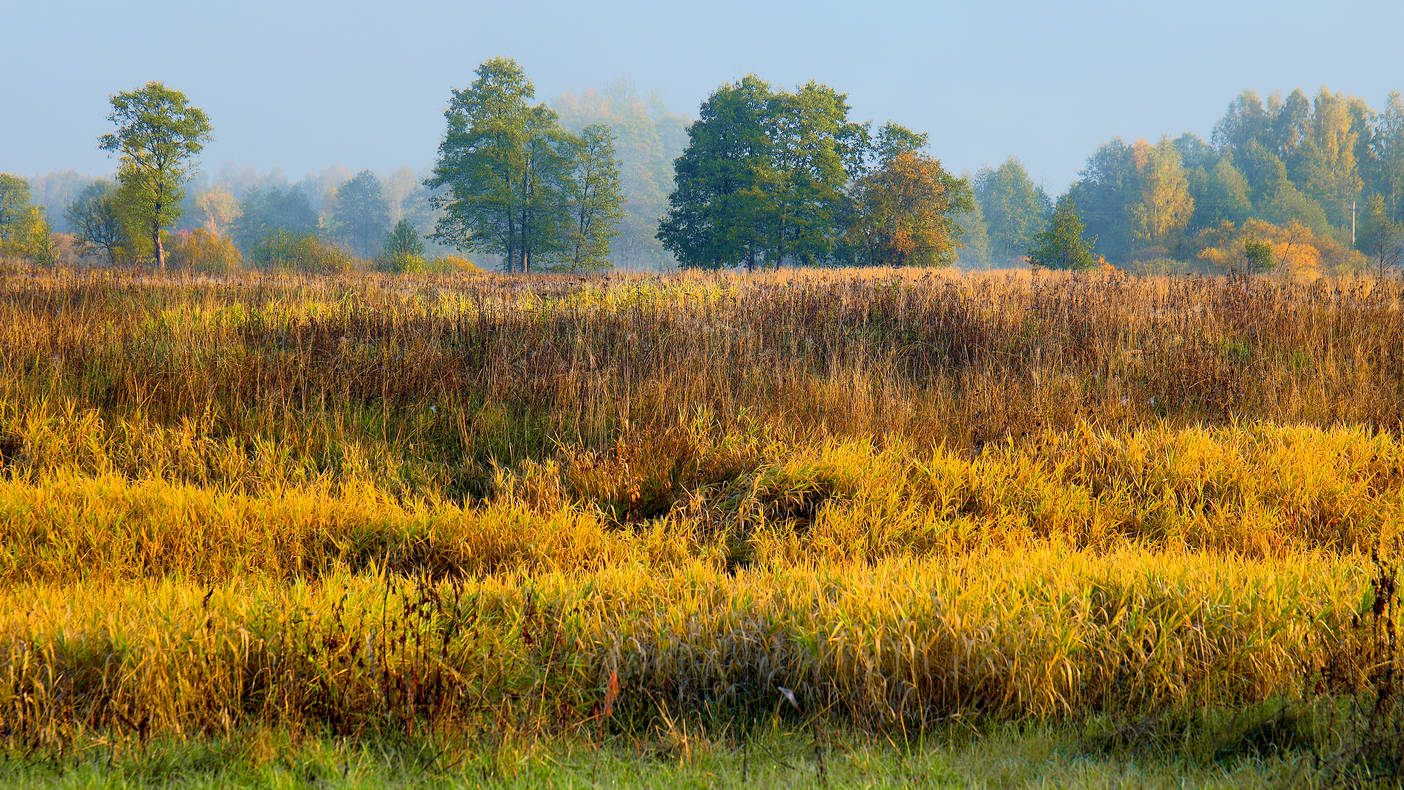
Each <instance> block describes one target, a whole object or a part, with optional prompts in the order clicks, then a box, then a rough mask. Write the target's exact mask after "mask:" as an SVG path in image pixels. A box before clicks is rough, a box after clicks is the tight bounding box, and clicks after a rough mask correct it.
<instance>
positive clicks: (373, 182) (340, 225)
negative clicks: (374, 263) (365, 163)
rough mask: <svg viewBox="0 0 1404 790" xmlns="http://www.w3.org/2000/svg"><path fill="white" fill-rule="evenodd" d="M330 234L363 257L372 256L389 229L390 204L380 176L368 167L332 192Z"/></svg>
mask: <svg viewBox="0 0 1404 790" xmlns="http://www.w3.org/2000/svg"><path fill="white" fill-rule="evenodd" d="M331 230H332V235H333V238H335V239H336V240H337V241H339V242H341V243H343V244H345V245H346V246H348V247H350V248H351V251H352V252H355V253H356V254H357V255H359V256H361V257H362V258H371V257H374V256H375V254H376V253H377V252H379V249H378V248H379V245H380V242H381V241H382V240H383V239H384V238H385V234H386V233H388V232H389V231H390V205H389V204H388V203H386V201H385V190H384V189H383V188H382V187H381V184H380V179H379V178H376V175H375V173H372V172H371V171H369V170H362V171H361V172H359V173H357V174H356V177H355V178H352V179H351V180H349V181H347V182H346V183H344V184H342V185H341V186H340V187H338V188H337V190H336V192H335V193H334V194H333V195H332V210H331Z"/></svg>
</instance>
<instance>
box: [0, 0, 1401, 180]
mask: <svg viewBox="0 0 1404 790" xmlns="http://www.w3.org/2000/svg"><path fill="white" fill-rule="evenodd" d="M1401 31H1404V2H1401V0H1378V1H1377V2H1352V1H1350V0H1335V2H1330V3H1326V2H1319V1H1318V2H1307V1H1305V0H1274V1H1272V2H1242V1H1241V0H1207V1H1206V0H1178V1H1171V0H1160V1H1159V2H1154V3H1142V2H1134V0H1120V2H1054V1H1052V0H1017V1H1016V0H1009V1H1008V2H998V1H997V0H984V1H983V2H981V1H980V0H966V1H965V2H950V3H938V2H908V3H899V2H881V1H879V0H864V1H863V2H843V3H839V2H822V1H816V0H810V1H809V2H765V0H747V1H745V2H732V1H731V0H723V1H719V2H708V3H701V2H687V3H683V2H666V1H664V0H658V1H657V2H629V1H626V0H577V1H576V2H536V1H533V0H516V2H512V1H511V0H504V1H503V2H429V1H428V0H395V2H370V1H368V0H341V1H340V2H324V1H322V0H318V1H316V2H300V1H299V0H281V1H268V0H224V1H222V2H221V1H218V0H216V2H199V1H198V0H181V1H180V2H177V1H176V0H125V2H112V0H104V1H103V2H92V1H91V0H89V1H85V2H80V1H79V0H0V41H3V45H0V59H2V60H3V63H4V66H5V73H6V75H7V76H6V78H5V79H4V80H0V171H11V172H18V173H21V174H26V175H33V174H38V173H41V172H44V171H48V170H55V169H67V168H73V169H77V170H79V171H84V172H92V173H99V172H106V171H108V170H110V169H111V163H110V161H109V160H108V159H107V158H106V156H105V155H104V154H103V153H101V152H99V151H98V150H97V147H96V138H97V136H98V135H99V134H101V133H103V132H104V131H106V127H107V123H106V121H105V117H106V115H107V105H106V100H107V96H108V95H109V94H111V93H113V92H116V91H118V90H126V89H130V88H134V87H137V86H140V85H141V84H143V83H144V82H146V81H148V80H161V81H164V82H166V83H167V84H168V85H170V86H172V87H176V88H179V89H181V90H183V91H185V92H186V94H188V95H189V96H190V98H191V99H192V100H193V101H194V102H195V103H196V104H197V105H199V106H201V107H203V108H204V109H205V110H206V111H207V112H208V113H209V114H210V116H211V120H212V121H213V124H214V129H215V141H214V142H213V143H212V144H211V145H210V146H209V147H208V148H207V149H206V155H205V159H204V161H205V163H206V169H207V170H211V171H212V170H215V169H217V168H218V167H219V166H220V165H222V164H223V163H225V162H235V163H240V164H251V165H256V166H258V167H260V168H271V167H275V166H276V167H280V168H282V169H283V170H284V171H285V172H286V173H287V174H288V175H289V176H291V177H294V178H296V177H299V176H301V175H302V174H304V173H306V172H308V171H312V170H318V169H321V168H323V167H326V166H328V165H332V164H344V165H347V166H349V167H351V168H353V169H359V168H362V167H370V168H375V169H383V170H388V169H392V168H394V167H398V166H400V165H406V164H408V165H412V166H414V167H417V168H418V167H423V166H426V165H428V164H429V163H430V162H431V161H432V159H433V156H434V150H435V147H436V146H437V144H438V140H439V135H440V133H441V131H442V117H441V113H442V110H443V107H444V104H445V102H446V100H447V97H448V94H449V89H450V88H456V87H463V86H466V85H467V84H468V83H469V82H470V81H471V80H472V72H473V69H474V67H476V66H477V65H478V63H480V62H481V61H482V60H484V59H486V58H488V57H491V56H494V55H506V56H510V57H513V58H516V59H517V60H519V61H520V62H521V63H522V65H523V66H524V67H525V68H526V71H527V75H528V76H529V77H531V79H532V80H533V81H535V83H536V86H537V89H538V96H539V97H541V98H543V99H549V98H550V97H551V96H553V95H555V94H557V93H560V92H562V91H565V90H570V89H577V90H578V89H582V88H587V87H593V86H598V85H600V84H602V83H604V82H606V81H610V80H614V79H617V78H619V77H629V78H631V79H632V80H633V81H634V82H635V83H636V84H637V85H638V86H639V87H640V89H642V90H648V89H650V88H657V89H658V90H659V91H660V92H661V94H662V95H663V97H664V98H665V100H666V101H667V103H668V104H669V105H670V107H671V108H672V109H674V110H675V111H678V112H682V113H685V114H687V115H689V116H692V115H695V114H696V107H697V104H698V102H699V101H700V100H701V99H703V98H704V97H705V96H706V95H707V93H709V92H710V91H711V90H712V89H713V88H715V87H716V86H717V85H719V84H721V83H723V82H728V81H731V80H734V79H736V78H738V77H741V76H743V75H745V74H747V73H750V72H755V73H757V74H759V75H761V76H762V77H764V78H766V79H768V80H770V81H772V82H774V83H779V84H783V85H787V86H789V85H794V84H796V83H799V82H803V81H805V80H808V79H811V78H813V79H818V80H820V81H823V82H826V83H829V84H831V85H833V86H834V87H835V88H837V89H839V90H841V91H844V92H846V93H847V94H848V96H849V100H850V102H851V103H852V105H853V107H854V110H855V115H856V116H857V117H858V118H863V119H867V118H871V119H875V120H879V121H881V120H884V119H888V118H891V119H893V120H897V121H899V122H902V123H905V124H907V125H909V126H913V127H916V128H919V129H925V130H928V131H930V133H931V142H932V150H933V152H934V153H935V154H936V155H937V156H939V157H941V158H942V159H943V160H944V161H945V162H946V164H947V166H949V167H952V168H953V169H956V170H961V169H967V168H968V169H972V170H973V169H975V168H978V167H979V166H981V165H983V164H990V163H997V162H999V161H1001V160H1003V159H1004V158H1005V157H1006V156H1008V155H1010V154H1017V155H1019V156H1020V157H1021V158H1023V159H1024V161H1025V162H1026V163H1027V164H1028V165H1029V169H1030V170H1031V171H1032V172H1033V174H1034V177H1035V178H1036V179H1039V180H1041V181H1043V182H1044V183H1045V185H1046V186H1048V187H1049V188H1050V190H1051V191H1053V192H1055V193H1056V192H1058V191H1061V190H1062V188H1063V187H1065V186H1066V185H1067V183H1068V182H1069V180H1070V179H1072V178H1073V177H1074V175H1075V174H1076V172H1077V170H1078V169H1079V168H1080V167H1081V166H1082V164H1083V161H1084V160H1085V159H1086V157H1087V155H1088V154H1089V153H1090V152H1091V151H1092V149H1093V148H1095V147H1096V146H1097V145H1098V144H1099V143H1101V142H1102V141H1104V140H1106V139H1109V138H1110V137H1112V136H1115V135H1120V136H1123V137H1127V138H1132V137H1148V138H1156V137H1159V136H1160V135H1161V134H1162V133H1167V132H1168V133H1179V132H1181V131H1185V130H1189V131H1195V132H1198V133H1200V134H1203V135H1205V136H1207V135H1208V133H1209V131H1210V128H1211V127H1212V125H1213V123H1214V121H1215V120H1216V119H1217V118H1218V117H1219V116H1220V115H1221V114H1222V113H1223V110H1224V108H1225V107H1226V106H1227V104H1228V102H1229V100H1230V99H1232V98H1233V96H1235V95H1236V94H1237V93H1238V92H1239V91H1240V90H1242V89H1244V88H1247V87H1253V88H1255V89H1257V90H1258V91H1259V92H1261V93H1262V94H1264V96H1266V94H1267V93H1268V92H1269V91H1271V90H1273V89H1281V90H1283V92H1284V93H1285V92H1286V91H1288V90H1290V89H1291V88H1293V87H1297V86H1301V87H1303V88H1305V89H1307V90H1308V91H1310V92H1313V93H1314V92H1315V90H1316V89H1317V88H1319V87H1320V86H1321V85H1323V84H1324V85H1327V86H1329V87H1330V88H1331V89H1333V90H1338V91H1343V92H1347V93H1352V94H1357V95H1360V96H1363V97H1364V98H1365V99H1366V100H1368V101H1369V102H1370V104H1371V105H1372V106H1375V107H1379V106H1381V105H1382V104H1383V101H1384V98H1385V96H1386V95H1387V93H1388V92H1389V91H1390V90H1392V89H1396V88H1398V89H1404V52H1401V49H1402V48H1404V46H1402V45H1404V32H1401Z"/></svg>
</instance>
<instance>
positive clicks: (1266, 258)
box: [1243, 239, 1277, 272]
mask: <svg viewBox="0 0 1404 790" xmlns="http://www.w3.org/2000/svg"><path fill="white" fill-rule="evenodd" d="M1243 257H1244V258H1245V259H1247V261H1248V267H1249V269H1250V270H1251V271H1254V272H1266V271H1271V270H1272V268H1273V267H1274V266H1276V265H1277V261H1276V259H1274V258H1273V255H1272V245H1271V244H1269V243H1268V242H1265V241H1254V240H1252V239H1248V240H1246V241H1244V242H1243Z"/></svg>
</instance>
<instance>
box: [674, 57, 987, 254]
mask: <svg viewBox="0 0 1404 790" xmlns="http://www.w3.org/2000/svg"><path fill="white" fill-rule="evenodd" d="M848 115H849V106H848V101H847V97H845V96H844V95H843V94H841V93H838V92H837V91H835V90H834V89H832V88H830V87H828V86H825V85H821V84H818V83H815V82H810V83H808V84H806V85H804V86H802V87H800V88H799V89H798V90H796V91H794V92H787V91H783V90H776V89H772V88H771V86H770V85H769V84H767V83H766V82H764V81H763V80H761V79H759V78H758V77H756V76H754V75H752V76H748V77H746V78H744V79H742V80H741V81H740V82H736V83H733V84H730V85H724V86H722V87H721V88H718V89H717V90H716V91H715V92H713V93H712V95H711V96H710V97H708V99H707V100H706V101H705V102H704V103H703V104H702V107H701V112H700V117H699V119H698V121H697V122H696V123H694V124H693V125H692V126H690V127H689V128H688V145H687V147H686V148H685V149H684V150H683V155H682V156H681V157H679V158H678V160H677V162H676V163H675V179H674V180H675V183H676V187H675V189H674V190H673V193H672V195H671V196H670V197H669V209H668V213H667V215H665V217H664V218H663V221H662V222H661V223H660V225H659V230H658V238H659V239H660V240H661V241H662V242H663V245H664V246H665V247H666V248H667V249H668V250H669V251H670V252H672V253H673V254H674V255H675V256H676V257H677V259H678V262H679V264H680V265H682V266H684V267H688V268H703V269H721V268H728V267H734V266H745V267H746V268H747V269H748V270H751V269H755V268H757V267H760V266H765V267H771V268H775V267H779V266H782V265H803V266H814V265H832V264H843V263H858V264H862V265H945V264H948V263H951V262H952V261H953V260H954V256H955V250H956V249H957V248H958V246H959V242H958V239H959V236H960V233H961V227H960V225H959V223H958V222H956V221H955V217H956V215H958V214H959V213H961V212H964V211H968V210H969V208H970V202H969V187H968V185H966V183H965V181H964V180H963V179H958V178H955V177H953V176H951V175H950V173H948V172H946V171H945V169H944V168H942V167H941V166H940V163H939V162H937V161H936V160H934V159H931V158H929V157H926V156H924V155H922V154H920V153H919V151H920V149H921V147H922V146H923V145H924V144H925V142H926V136H925V135H924V134H919V133H917V132H914V131H912V130H910V129H907V128H905V127H902V126H899V125H897V124H893V123H888V124H886V125H884V126H883V127H882V128H881V129H879V130H878V133H877V135H876V136H874V135H872V134H871V133H870V130H869V128H868V126H867V125H866V124H859V123H854V122H852V121H850V120H849V117H848Z"/></svg>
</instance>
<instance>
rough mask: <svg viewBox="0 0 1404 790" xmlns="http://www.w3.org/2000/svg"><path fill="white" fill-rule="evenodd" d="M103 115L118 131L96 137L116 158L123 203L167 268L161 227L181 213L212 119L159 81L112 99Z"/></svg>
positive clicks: (154, 252) (157, 257)
mask: <svg viewBox="0 0 1404 790" xmlns="http://www.w3.org/2000/svg"><path fill="white" fill-rule="evenodd" d="M111 103H112V113H111V114H110V115H108V117H107V119H108V120H109V121H111V122H112V123H113V124H115V125H116V127H117V129H116V131H114V132H112V133H110V134H105V135H103V136H102V137H101V138H99V145H100V147H101V148H102V150H104V151H108V152H110V153H116V154H117V155H118V156H119V157H120V158H119V166H118V171H117V179H118V181H119V182H120V183H121V187H122V200H123V203H124V204H125V205H126V206H127V207H128V209H129V210H130V211H131V213H132V216H133V219H134V221H135V222H137V223H139V224H140V226H141V228H142V229H143V230H144V231H145V233H146V235H147V237H148V238H150V239H151V246H152V250H153V255H154V257H155V262H156V265H158V266H160V267H161V268H163V269H164V268H165V266H166V248H165V245H164V244H163V243H162V240H161V231H162V230H163V229H164V228H166V227H167V226H169V225H171V224H172V223H174V222H175V220H176V219H177V218H178V217H179V216H180V201H181V198H182V197H183V196H184V184H185V182H186V180H187V179H188V178H189V177H190V175H191V173H192V172H193V171H194V158H195V156H196V155H197V154H199V153H200V151H201V150H203V149H204V147H205V142H206V141H208V140H209V137H210V120H209V117H208V116H206V115H205V113H204V111H203V110H201V109H200V108H198V107H195V106H194V105H192V104H191V103H190V101H189V99H187V98H186V97H185V94H183V93H181V92H180V91H178V90H174V89H171V88H167V87H166V86H165V85H162V84H161V83H159V82H150V83H147V84H146V85H145V86H144V87H142V88H140V89H139V90H135V91H128V92H125V93H119V94H117V95H115V96H113V97H112V99H111Z"/></svg>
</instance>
